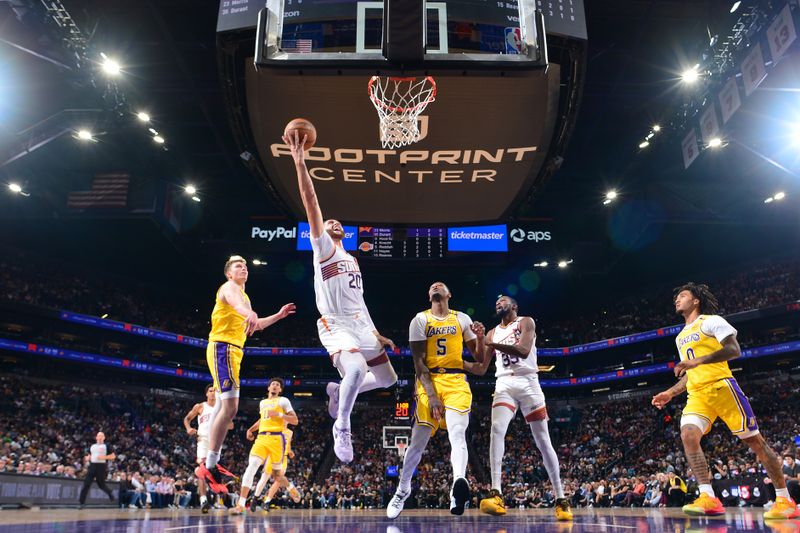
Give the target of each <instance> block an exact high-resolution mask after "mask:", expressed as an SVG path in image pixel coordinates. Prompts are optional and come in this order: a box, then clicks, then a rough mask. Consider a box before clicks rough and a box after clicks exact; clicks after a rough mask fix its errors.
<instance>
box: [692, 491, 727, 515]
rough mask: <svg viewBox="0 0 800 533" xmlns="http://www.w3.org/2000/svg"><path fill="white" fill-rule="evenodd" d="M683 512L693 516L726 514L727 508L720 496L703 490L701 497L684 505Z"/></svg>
mask: <svg viewBox="0 0 800 533" xmlns="http://www.w3.org/2000/svg"><path fill="white" fill-rule="evenodd" d="M683 512H684V513H686V514H688V515H691V516H717V515H721V514H725V508H724V507H723V506H722V502H721V501H719V498H714V497H712V496H709V495H708V494H706V493H705V492H701V493H700V497H699V498H697V499H696V500H695V501H693V502H692V503H689V504H686V505H684V506H683Z"/></svg>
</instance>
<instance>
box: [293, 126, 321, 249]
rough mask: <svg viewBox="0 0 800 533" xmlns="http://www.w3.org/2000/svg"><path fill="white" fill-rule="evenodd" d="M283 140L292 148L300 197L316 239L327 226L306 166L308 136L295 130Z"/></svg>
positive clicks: (312, 234) (312, 233)
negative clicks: (304, 148)
mask: <svg viewBox="0 0 800 533" xmlns="http://www.w3.org/2000/svg"><path fill="white" fill-rule="evenodd" d="M283 142H285V143H286V144H287V145H288V146H289V148H290V149H291V150H292V159H294V168H295V170H296V171H297V185H298V187H299V188H300V199H301V200H302V201H303V207H305V208H306V217H308V225H309V228H310V230H311V236H312V237H313V238H315V239H316V238H318V237H319V236H320V235H322V232H323V231H325V228H324V226H323V224H322V222H323V221H322V209H320V207H319V200H318V199H317V192H316V191H315V190H314V182H312V181H311V176H310V175H309V173H308V168H307V167H306V156H305V153H304V152H303V146H305V144H306V136H305V135H304V136H303V138H302V139H300V137H299V136H298V134H297V132H296V131H295V132H293V133H292V134H291V135H284V136H283Z"/></svg>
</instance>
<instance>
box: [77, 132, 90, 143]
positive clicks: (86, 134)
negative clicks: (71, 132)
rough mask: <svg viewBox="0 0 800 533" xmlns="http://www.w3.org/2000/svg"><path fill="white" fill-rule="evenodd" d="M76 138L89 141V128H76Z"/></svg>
mask: <svg viewBox="0 0 800 533" xmlns="http://www.w3.org/2000/svg"><path fill="white" fill-rule="evenodd" d="M78 139H80V140H82V141H91V140H92V132H91V131H89V130H78Z"/></svg>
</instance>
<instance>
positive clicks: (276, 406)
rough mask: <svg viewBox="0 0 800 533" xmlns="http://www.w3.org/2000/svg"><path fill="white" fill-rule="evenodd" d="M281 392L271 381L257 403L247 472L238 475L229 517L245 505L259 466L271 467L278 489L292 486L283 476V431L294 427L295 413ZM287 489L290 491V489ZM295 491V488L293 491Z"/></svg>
mask: <svg viewBox="0 0 800 533" xmlns="http://www.w3.org/2000/svg"><path fill="white" fill-rule="evenodd" d="M282 392H283V380H282V379H280V378H272V379H271V380H270V381H269V386H268V387H267V397H266V398H265V399H263V400H261V403H260V404H259V405H258V411H259V413H260V415H261V416H260V418H259V420H258V421H257V422H256V423H254V424H253V425H252V426H250V427H249V428H248V429H247V438H248V440H252V439H253V438H254V435H253V434H254V433H255V432H256V431H258V436H257V437H255V442H254V443H253V447H252V448H250V459H249V461H248V464H247V469H246V470H245V472H244V475H242V488H241V491H240V492H239V502H238V503H237V504H236V507H234V509H233V514H242V513H243V512H244V510H245V507H246V506H247V495H248V494H249V493H250V487H252V486H253V481H254V480H255V477H256V472H258V469H259V468H260V467H261V465H266V464H269V465H270V466H271V468H272V476H273V477H274V478H275V481H277V482H278V484H279V485H280V486H282V487H292V488H293V486H292V485H291V484H290V483H289V480H288V479H287V478H286V475H285V471H284V469H285V465H286V452H287V449H288V443H287V442H286V435H285V434H284V430H285V429H286V425H287V424H292V425H296V424H297V422H298V420H297V414H296V413H295V412H294V409H293V408H292V404H291V402H290V401H289V399H288V398H285V397H283V396H281V393H282ZM290 490H291V489H290ZM295 490H297V489H295Z"/></svg>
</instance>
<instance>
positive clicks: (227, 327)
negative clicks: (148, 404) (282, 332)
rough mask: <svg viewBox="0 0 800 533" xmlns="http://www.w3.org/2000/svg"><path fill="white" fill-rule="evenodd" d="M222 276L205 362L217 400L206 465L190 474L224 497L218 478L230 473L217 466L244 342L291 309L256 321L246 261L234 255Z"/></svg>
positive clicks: (235, 404) (234, 406) (234, 407)
mask: <svg viewBox="0 0 800 533" xmlns="http://www.w3.org/2000/svg"><path fill="white" fill-rule="evenodd" d="M223 272H224V274H225V277H226V278H227V281H226V282H225V283H223V284H222V286H221V287H220V288H219V289H218V290H217V295H216V298H215V301H214V310H213V311H212V312H211V332H210V333H209V335H208V347H207V348H206V361H207V362H208V369H209V371H210V372H211V376H212V377H213V378H214V388H215V389H216V390H217V394H218V396H217V401H216V403H215V405H214V410H213V411H212V413H211V426H210V428H209V434H208V453H207V455H206V461H205V463H204V464H201V465H200V466H198V467H197V468H195V471H194V472H195V475H196V476H197V478H198V479H204V480H205V481H206V482H207V483H208V486H209V487H210V488H211V490H213V491H214V492H217V493H223V494H225V493H227V492H228V488H227V487H226V486H225V485H224V484H223V483H222V479H221V475H231V473H230V472H229V471H228V470H226V469H224V468H221V467H220V466H219V465H218V464H217V463H218V462H219V456H220V454H221V453H222V443H223V441H224V440H225V435H227V433H228V428H229V427H230V425H231V424H232V423H233V417H234V416H236V412H237V411H238V410H239V368H240V366H241V364H242V357H243V355H244V352H243V348H244V342H245V340H247V337H248V336H250V335H252V334H253V333H254V332H256V331H260V330H262V329H264V328H267V327H269V326H271V325H272V324H274V323H275V322H277V321H278V320H281V319H283V318H286V317H287V316H289V315H291V314H293V313H294V312H295V305H294V304H293V303H288V304H286V305H284V306H283V307H281V309H280V311H278V312H277V313H275V314H274V315H270V316H268V317H266V318H259V317H258V315H257V314H256V313H255V311H253V308H252V307H251V306H250V298H249V297H248V296H247V293H246V292H245V290H244V288H245V283H246V282H247V278H248V273H247V261H245V260H244V258H243V257H242V256H239V255H234V256H232V257H231V258H230V259H228V261H226V262H225V268H224V269H223Z"/></svg>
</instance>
